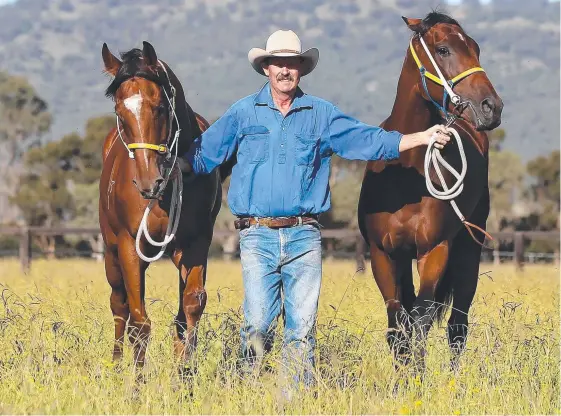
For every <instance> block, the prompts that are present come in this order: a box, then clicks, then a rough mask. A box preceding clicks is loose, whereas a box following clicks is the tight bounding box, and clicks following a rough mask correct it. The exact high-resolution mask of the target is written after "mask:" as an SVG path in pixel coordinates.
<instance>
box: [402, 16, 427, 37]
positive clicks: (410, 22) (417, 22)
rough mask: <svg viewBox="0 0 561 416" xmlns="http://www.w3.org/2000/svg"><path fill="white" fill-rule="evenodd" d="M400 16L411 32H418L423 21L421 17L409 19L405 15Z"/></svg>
mask: <svg viewBox="0 0 561 416" xmlns="http://www.w3.org/2000/svg"><path fill="white" fill-rule="evenodd" d="M401 18H402V19H403V21H404V22H405V24H406V25H407V27H408V28H409V29H411V30H412V31H413V32H415V33H418V32H419V31H420V29H421V23H423V21H422V20H421V19H410V18H408V17H405V16H401Z"/></svg>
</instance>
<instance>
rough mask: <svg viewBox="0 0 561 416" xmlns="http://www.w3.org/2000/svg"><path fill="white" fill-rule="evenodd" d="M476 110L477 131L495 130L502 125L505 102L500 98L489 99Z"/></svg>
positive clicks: (482, 102)
mask: <svg viewBox="0 0 561 416" xmlns="http://www.w3.org/2000/svg"><path fill="white" fill-rule="evenodd" d="M478 107H479V108H477V109H476V110H475V112H476V118H477V130H479V131H482V130H493V129H494V128H496V127H498V126H499V125H500V124H501V114H502V112H503V101H502V100H501V99H500V98H499V97H493V96H490V97H487V98H485V99H484V100H483V101H481V104H480V105H479V106H478Z"/></svg>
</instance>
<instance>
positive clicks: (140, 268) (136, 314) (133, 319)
mask: <svg viewBox="0 0 561 416" xmlns="http://www.w3.org/2000/svg"><path fill="white" fill-rule="evenodd" d="M141 248H142V247H141ZM143 251H144V252H145V253H146V248H144V250H143ZM119 264H120V266H121V270H122V272H123V277H124V283H125V287H126V290H127V301H128V304H129V312H130V319H129V327H128V330H129V340H130V342H131V343H132V344H133V346H134V361H135V364H136V366H137V367H138V368H142V367H143V366H144V361H145V356H146V349H147V347H148V341H149V340H150V332H151V331H150V330H151V322H150V319H149V318H148V315H147V313H146V307H145V303H144V275H145V272H146V268H147V266H148V264H147V263H146V262H144V261H142V260H141V259H140V258H139V257H138V255H137V254H136V248H135V242H134V239H133V238H132V237H131V236H130V235H129V234H128V233H126V232H123V233H121V234H120V235H119Z"/></svg>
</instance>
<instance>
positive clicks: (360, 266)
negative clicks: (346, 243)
mask: <svg viewBox="0 0 561 416" xmlns="http://www.w3.org/2000/svg"><path fill="white" fill-rule="evenodd" d="M365 251H366V243H365V242H364V238H362V235H361V234H358V235H357V236H356V244H355V261H356V270H357V272H358V273H364V272H365V265H364V252H365Z"/></svg>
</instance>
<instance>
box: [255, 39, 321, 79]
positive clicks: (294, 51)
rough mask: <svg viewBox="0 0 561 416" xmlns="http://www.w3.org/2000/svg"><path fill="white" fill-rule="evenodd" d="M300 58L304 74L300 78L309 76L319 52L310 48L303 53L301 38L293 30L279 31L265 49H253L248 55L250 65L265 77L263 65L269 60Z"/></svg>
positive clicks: (269, 40)
mask: <svg viewBox="0 0 561 416" xmlns="http://www.w3.org/2000/svg"><path fill="white" fill-rule="evenodd" d="M288 56H300V57H301V58H303V67H302V73H301V75H300V76H302V77H303V76H304V75H307V74H309V73H310V72H312V71H313V70H314V68H315V67H316V65H317V63H318V60H319V51H318V50H317V48H310V49H308V50H307V51H305V52H302V44H301V43H300V38H299V37H298V35H296V33H294V32H293V31H292V30H277V31H276V32H275V33H273V34H272V35H271V36H269V39H267V46H265V49H261V48H253V49H251V50H250V51H249V53H248V54H247V59H249V63H250V64H251V66H253V69H255V70H256V71H257V72H258V73H260V74H261V75H265V72H264V71H263V67H262V66H261V64H262V63H263V61H264V60H265V59H267V58H271V57H288Z"/></svg>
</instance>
